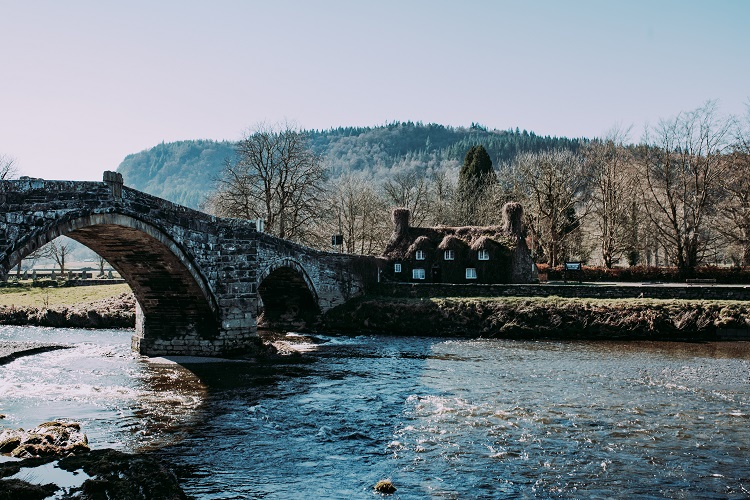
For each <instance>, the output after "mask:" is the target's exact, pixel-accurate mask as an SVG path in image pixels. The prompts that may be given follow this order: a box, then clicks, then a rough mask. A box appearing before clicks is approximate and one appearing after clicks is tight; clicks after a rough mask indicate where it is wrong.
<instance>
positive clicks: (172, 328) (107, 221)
mask: <svg viewBox="0 0 750 500" xmlns="http://www.w3.org/2000/svg"><path fill="white" fill-rule="evenodd" d="M63 235H65V236H68V237H70V238H72V239H74V240H76V241H78V242H80V243H83V244H84V245H86V246H87V247H89V248H91V249H92V250H94V251H95V252H97V253H98V254H99V255H101V256H102V257H104V258H105V259H106V260H107V261H108V262H109V263H110V264H111V265H112V266H113V267H114V268H115V269H116V270H117V271H118V272H119V273H120V274H121V275H122V276H123V278H125V280H126V281H127V283H128V284H129V285H130V287H131V288H132V290H133V293H134V294H135V297H136V300H137V307H136V331H135V334H134V336H133V349H134V350H136V351H138V352H140V353H142V354H146V355H149V356H160V355H170V354H171V355H203V356H226V355H231V354H236V353H245V352H249V353H252V352H254V351H255V350H256V349H258V347H259V345H260V340H259V337H258V334H257V321H258V315H259V314H261V315H263V316H264V317H265V319H266V320H269V321H271V322H276V323H277V324H278V323H284V322H285V321H291V320H300V319H301V320H309V319H311V318H312V317H313V316H316V315H318V314H320V313H324V312H326V311H327V310H329V309H331V308H333V307H335V306H337V305H340V304H343V303H344V302H346V301H347V300H349V299H351V298H353V297H355V296H357V295H360V294H362V293H363V292H364V291H365V290H366V289H367V288H368V286H371V285H372V284H374V283H375V282H376V281H377V279H378V272H379V271H378V266H379V260H378V259H376V258H374V257H365V256H356V255H341V254H334V253H328V252H321V251H317V250H314V249H311V248H307V247H304V246H302V245H298V244H295V243H293V242H290V241H286V240H283V239H280V238H275V237H273V236H270V235H268V234H265V233H262V232H259V231H257V230H256V225H255V223H254V222H251V221H244V220H237V219H223V218H218V217H213V216H210V215H207V214H204V213H202V212H198V211H195V210H192V209H189V208H187V207H183V206H180V205H176V204H174V203H171V202H168V201H166V200H163V199H161V198H157V197H154V196H150V195H148V194H145V193H142V192H140V191H136V190H134V189H130V188H127V187H125V186H123V182H122V176H121V175H120V174H117V173H115V172H105V173H104V182H78V181H47V180H43V179H32V178H22V179H20V180H12V181H0V278H2V279H3V280H5V279H7V277H8V274H9V273H10V272H11V271H12V270H13V269H14V267H15V266H17V265H18V264H19V263H20V262H21V260H22V259H23V258H25V257H26V256H28V255H29V254H30V253H31V252H33V251H34V250H36V249H37V248H39V247H41V246H43V245H44V244H46V243H48V242H50V241H52V240H53V239H55V238H57V237H58V236H63Z"/></svg>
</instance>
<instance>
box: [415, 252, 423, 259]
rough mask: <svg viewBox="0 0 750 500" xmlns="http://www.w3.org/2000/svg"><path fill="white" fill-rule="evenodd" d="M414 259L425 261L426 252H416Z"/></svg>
mask: <svg viewBox="0 0 750 500" xmlns="http://www.w3.org/2000/svg"><path fill="white" fill-rule="evenodd" d="M414 258H415V259H417V260H424V250H417V251H416V252H414Z"/></svg>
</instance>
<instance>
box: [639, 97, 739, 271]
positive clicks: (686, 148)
mask: <svg viewBox="0 0 750 500" xmlns="http://www.w3.org/2000/svg"><path fill="white" fill-rule="evenodd" d="M729 133H730V121H729V120H726V119H722V118H721V117H719V115H718V112H717V107H716V103H715V102H713V101H709V102H707V103H705V104H704V105H703V106H702V107H700V108H698V109H696V110H694V111H690V112H687V113H680V114H679V115H678V116H677V117H675V118H673V119H670V120H662V121H660V122H659V124H658V126H657V127H655V128H654V129H652V130H651V129H647V132H646V136H645V140H644V143H645V144H644V145H643V147H641V148H640V154H639V155H638V162H639V164H640V172H641V178H642V180H643V196H644V202H645V207H646V212H647V214H648V217H649V219H650V220H651V222H652V223H653V226H654V228H655V229H656V230H657V231H658V233H659V236H660V239H661V240H662V241H663V242H664V245H665V246H666V247H667V250H668V253H669V254H670V257H671V259H672V261H673V262H674V263H675V264H676V265H677V268H678V269H679V270H680V271H681V272H690V271H692V270H693V269H694V268H695V267H696V266H697V265H698V264H699V262H700V261H701V259H702V258H703V251H704V250H705V248H706V245H707V243H708V242H709V240H710V238H711V235H710V227H709V226H708V224H707V222H708V216H709V214H710V212H711V211H712V210H713V209H714V207H715V206H716V203H717V202H718V199H719V196H720V193H721V191H720V188H721V183H722V180H723V178H724V175H725V173H726V171H727V166H728V162H727V161H726V157H725V153H726V151H727V148H728V139H729Z"/></svg>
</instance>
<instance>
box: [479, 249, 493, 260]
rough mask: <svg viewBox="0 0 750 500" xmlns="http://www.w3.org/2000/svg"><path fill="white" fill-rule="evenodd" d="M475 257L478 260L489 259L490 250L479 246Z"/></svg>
mask: <svg viewBox="0 0 750 500" xmlns="http://www.w3.org/2000/svg"><path fill="white" fill-rule="evenodd" d="M477 258H478V259H479V260H490V252H489V250H487V249H486V248H481V249H480V250H479V251H478V252H477Z"/></svg>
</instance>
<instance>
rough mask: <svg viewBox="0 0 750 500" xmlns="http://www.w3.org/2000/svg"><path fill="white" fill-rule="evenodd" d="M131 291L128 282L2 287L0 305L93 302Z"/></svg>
mask: <svg viewBox="0 0 750 500" xmlns="http://www.w3.org/2000/svg"><path fill="white" fill-rule="evenodd" d="M128 292H130V287H129V286H128V285H126V284H124V283H123V284H118V285H94V286H72V287H62V288H36V287H18V288H16V287H8V288H0V306H18V307H28V306H33V307H46V306H48V305H49V306H53V305H69V304H78V303H81V302H93V301H96V300H100V299H105V298H107V297H114V296H117V295H120V294H123V293H128Z"/></svg>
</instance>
